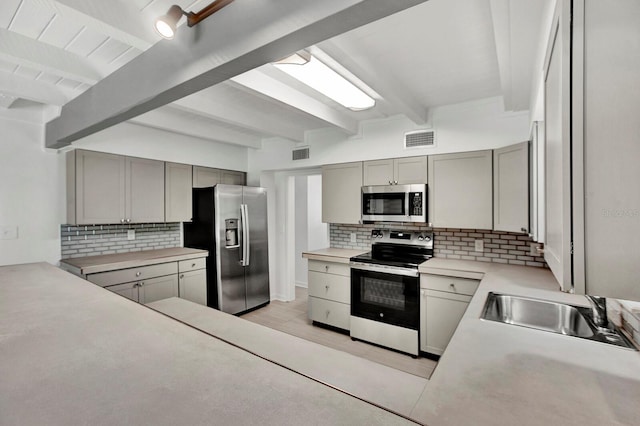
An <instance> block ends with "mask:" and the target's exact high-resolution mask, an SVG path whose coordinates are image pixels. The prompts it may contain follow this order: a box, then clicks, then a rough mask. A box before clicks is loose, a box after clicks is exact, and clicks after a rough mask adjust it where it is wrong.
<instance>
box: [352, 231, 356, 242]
mask: <svg viewBox="0 0 640 426" xmlns="http://www.w3.org/2000/svg"><path fill="white" fill-rule="evenodd" d="M351 242H352V243H355V242H356V233H355V232H352V233H351Z"/></svg>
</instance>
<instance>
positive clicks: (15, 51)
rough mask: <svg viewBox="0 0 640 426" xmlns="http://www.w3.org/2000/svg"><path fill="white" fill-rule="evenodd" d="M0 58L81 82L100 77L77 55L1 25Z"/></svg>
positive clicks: (90, 82) (91, 80)
mask: <svg viewBox="0 0 640 426" xmlns="http://www.w3.org/2000/svg"><path fill="white" fill-rule="evenodd" d="M0 59H4V60H6V61H8V62H11V63H16V64H19V65H24V66H26V67H29V68H33V69H37V70H42V71H45V72H48V73H51V74H53V75H57V76H60V77H65V78H70V79H72V80H75V81H80V82H82V83H88V84H94V83H95V82H97V81H98V80H100V79H101V78H102V76H101V75H100V73H99V72H98V71H97V70H95V69H93V68H92V67H90V66H88V65H87V64H86V62H85V61H82V60H81V59H80V58H79V57H78V55H76V54H74V53H71V52H67V51H66V50H64V49H60V48H59V47H55V46H52V45H50V44H46V43H43V42H40V41H37V40H34V39H32V38H29V37H25V36H23V35H22V34H18V33H14V32H13V31H9V30H5V29H4V28H0Z"/></svg>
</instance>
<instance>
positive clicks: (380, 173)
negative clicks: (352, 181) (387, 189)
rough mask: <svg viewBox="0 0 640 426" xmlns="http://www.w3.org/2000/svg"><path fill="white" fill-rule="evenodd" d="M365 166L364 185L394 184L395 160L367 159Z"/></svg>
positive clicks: (363, 165)
mask: <svg viewBox="0 0 640 426" xmlns="http://www.w3.org/2000/svg"><path fill="white" fill-rule="evenodd" d="M362 167H363V185H365V186H369V185H391V184H393V160H391V159H389V160H375V161H365V162H364V163H363V164H362Z"/></svg>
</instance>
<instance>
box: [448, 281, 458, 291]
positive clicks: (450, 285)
mask: <svg viewBox="0 0 640 426" xmlns="http://www.w3.org/2000/svg"><path fill="white" fill-rule="evenodd" d="M449 287H451V290H453V291H454V292H456V293H457V292H458V290H456V285H455V284H454V283H451V284H449Z"/></svg>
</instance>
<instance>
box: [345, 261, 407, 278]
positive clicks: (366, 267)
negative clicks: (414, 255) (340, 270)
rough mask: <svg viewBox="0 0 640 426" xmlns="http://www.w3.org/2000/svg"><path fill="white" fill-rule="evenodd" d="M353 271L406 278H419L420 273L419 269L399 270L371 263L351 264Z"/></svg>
mask: <svg viewBox="0 0 640 426" xmlns="http://www.w3.org/2000/svg"><path fill="white" fill-rule="evenodd" d="M349 265H350V266H351V269H359V270H361V271H370V272H380V273H383V274H392V275H402V276H405V277H418V276H420V273H419V272H418V270H417V269H405V268H397V267H394V266H386V265H375V264H371V263H360V262H350V263H349Z"/></svg>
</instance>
